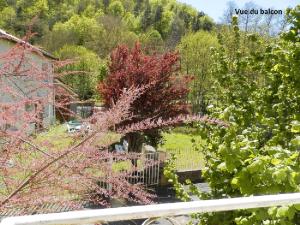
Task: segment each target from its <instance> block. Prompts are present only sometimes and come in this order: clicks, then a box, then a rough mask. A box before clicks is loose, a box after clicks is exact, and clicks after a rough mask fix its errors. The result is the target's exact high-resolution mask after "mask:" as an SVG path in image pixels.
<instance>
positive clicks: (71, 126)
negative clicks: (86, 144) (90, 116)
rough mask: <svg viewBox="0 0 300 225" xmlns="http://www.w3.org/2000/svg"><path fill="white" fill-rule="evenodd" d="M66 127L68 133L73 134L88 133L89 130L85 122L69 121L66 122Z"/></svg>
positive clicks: (89, 127) (88, 125)
mask: <svg viewBox="0 0 300 225" xmlns="http://www.w3.org/2000/svg"><path fill="white" fill-rule="evenodd" d="M66 125H67V129H68V133H75V132H80V131H87V132H88V131H90V130H91V126H90V124H88V123H86V122H80V121H77V120H71V121H69V122H67V123H66Z"/></svg>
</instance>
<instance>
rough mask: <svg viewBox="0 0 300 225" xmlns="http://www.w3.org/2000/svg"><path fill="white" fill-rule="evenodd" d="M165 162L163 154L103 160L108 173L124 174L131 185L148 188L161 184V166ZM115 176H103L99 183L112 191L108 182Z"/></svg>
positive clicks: (153, 153)
mask: <svg viewBox="0 0 300 225" xmlns="http://www.w3.org/2000/svg"><path fill="white" fill-rule="evenodd" d="M162 161H163V154H162V153H161V152H151V153H139V154H134V155H131V156H130V157H128V158H126V157H116V156H113V155H112V156H110V157H109V158H108V159H105V160H103V164H106V167H109V169H108V171H112V172H113V171H115V172H122V173H123V174H126V180H127V181H128V182H129V183H131V184H143V185H144V186H146V187H149V186H154V185H158V184H159V177H160V176H159V175H160V165H161V162H162ZM112 175H113V174H109V173H108V174H107V173H106V174H103V177H102V179H101V180H100V181H99V184H100V186H101V187H103V188H105V189H110V188H111V186H110V184H109V182H107V180H108V178H109V177H110V176H112Z"/></svg>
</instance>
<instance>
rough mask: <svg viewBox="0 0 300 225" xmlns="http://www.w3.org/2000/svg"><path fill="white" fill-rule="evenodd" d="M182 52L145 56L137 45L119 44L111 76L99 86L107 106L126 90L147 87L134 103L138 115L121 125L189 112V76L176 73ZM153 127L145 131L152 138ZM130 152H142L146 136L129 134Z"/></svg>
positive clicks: (111, 67) (112, 61) (115, 52)
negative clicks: (130, 47) (129, 46)
mask: <svg viewBox="0 0 300 225" xmlns="http://www.w3.org/2000/svg"><path fill="white" fill-rule="evenodd" d="M178 62H179V55H178V54H177V53H165V54H163V55H145V54H144V53H143V52H142V51H141V48H140V46H139V45H138V44H137V45H136V46H135V47H134V48H133V49H132V50H129V49H128V48H127V47H126V46H119V47H118V48H117V49H115V50H114V51H113V52H112V54H111V63H110V66H109V75H108V77H107V79H106V80H105V81H104V82H102V83H101V84H100V86H99V91H100V93H101V95H102V97H103V100H104V103H105V105H106V106H107V107H109V106H112V105H113V104H114V103H115V102H116V101H117V100H118V99H119V97H120V95H121V93H122V91H123V90H124V89H128V88H131V87H139V86H148V88H147V90H146V91H145V93H144V94H143V95H142V96H141V98H139V99H138V100H136V101H135V102H134V103H133V105H132V109H131V110H132V113H134V114H135V115H136V116H135V117H134V118H132V119H130V120H127V121H125V122H124V123H122V124H120V125H122V126H123V125H130V124H132V123H136V122H139V121H142V120H143V119H145V118H153V119H158V118H162V119H167V118H170V117H176V116H178V115H180V114H187V113H188V105H187V104H186V98H187V94H188V87H187V84H188V81H189V80H188V79H187V77H183V76H176V73H178V70H179V67H178V66H179V65H178ZM152 133H153V130H149V131H145V132H144V134H145V135H146V137H148V138H149V137H150V138H153V136H151V134H152ZM126 137H127V139H128V141H129V151H135V152H140V151H141V144H142V143H143V141H144V140H143V136H142V134H141V133H128V134H127V135H126Z"/></svg>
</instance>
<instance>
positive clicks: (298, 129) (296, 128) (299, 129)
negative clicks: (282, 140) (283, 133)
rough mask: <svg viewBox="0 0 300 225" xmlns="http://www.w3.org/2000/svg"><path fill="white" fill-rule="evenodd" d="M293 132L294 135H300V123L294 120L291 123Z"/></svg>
mask: <svg viewBox="0 0 300 225" xmlns="http://www.w3.org/2000/svg"><path fill="white" fill-rule="evenodd" d="M291 125H292V127H291V132H292V133H300V122H299V121H298V120H294V121H292V123H291Z"/></svg>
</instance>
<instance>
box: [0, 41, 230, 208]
mask: <svg viewBox="0 0 300 225" xmlns="http://www.w3.org/2000/svg"><path fill="white" fill-rule="evenodd" d="M32 55H39V57H44V56H43V55H42V54H41V53H40V52H39V51H37V49H35V48H33V47H32V46H31V45H28V44H26V42H20V43H19V44H17V45H16V46H14V47H12V48H10V49H9V50H8V51H7V52H5V53H1V54H0V64H1V67H0V92H1V96H3V95H5V96H6V98H0V100H1V101H0V141H1V144H0V145H1V146H0V151H1V162H0V163H1V164H0V212H1V211H2V210H5V209H7V208H10V207H14V208H18V207H21V208H22V209H24V210H23V211H21V212H22V213H26V209H29V208H30V207H31V208H32V207H39V206H41V205H43V204H44V203H49V202H50V203H57V204H68V206H69V208H72V209H78V208H80V207H83V205H82V202H83V201H84V202H92V203H94V204H102V205H103V204H104V205H105V204H108V203H107V201H106V199H107V198H108V197H110V198H123V199H127V200H130V201H135V202H138V203H146V204H147V203H151V202H152V198H153V195H152V194H150V193H148V192H147V191H146V190H145V189H144V188H143V187H142V186H141V185H140V184H132V183H129V182H128V179H126V178H128V177H130V176H132V174H133V171H134V170H136V169H137V168H135V167H133V168H132V169H131V170H126V171H113V170H112V167H111V166H108V165H107V163H105V162H107V159H108V158H109V157H112V156H113V157H114V159H117V160H120V161H121V160H130V159H132V158H133V157H136V154H134V153H131V154H117V153H112V152H109V151H108V150H107V149H108V146H109V145H110V144H111V141H110V139H107V134H108V132H109V131H114V132H115V133H118V134H120V136H122V135H125V134H128V133H135V132H141V131H144V130H150V129H154V128H158V127H164V126H169V125H172V124H177V123H179V122H184V121H186V122H190V121H194V120H197V121H202V122H205V123H212V124H219V125H221V126H222V125H224V124H223V123H222V122H220V121H218V120H213V119H210V118H208V117H197V116H185V115H184V114H182V115H179V113H186V110H187V108H186V105H185V104H184V102H183V101H181V98H179V97H181V96H182V98H183V97H184V96H185V95H186V93H187V90H186V89H179V88H177V86H176V85H172V86H171V85H170V83H171V81H172V82H175V80H176V79H175V78H173V77H172V79H171V76H169V74H171V71H173V70H174V69H173V66H174V63H175V62H176V61H177V60H178V55H176V54H175V55H173V54H166V55H164V56H161V57H160V58H159V60H158V59H155V58H153V57H146V56H143V55H141V53H140V50H139V49H138V48H136V49H135V50H134V51H133V52H131V53H130V54H129V53H128V50H127V49H126V48H119V49H118V50H117V51H115V52H114V53H113V54H112V56H113V61H112V65H111V73H115V74H116V75H117V74H119V76H116V78H115V79H116V80H118V79H120V80H123V81H124V83H125V84H126V85H124V86H121V84H122V82H119V83H118V82H113V80H111V81H108V82H107V83H106V84H105V85H103V88H105V89H104V90H106V91H107V93H108V91H109V90H110V89H109V85H113V86H112V87H113V88H115V89H113V88H112V89H111V90H114V91H113V93H115V97H114V98H113V101H111V102H109V99H108V95H107V96H106V97H105V101H106V103H107V104H108V103H109V104H108V106H109V107H108V109H107V111H105V112H95V113H94V114H93V115H92V116H91V117H90V118H88V119H86V120H85V121H84V122H88V123H90V124H91V131H90V132H79V133H77V134H75V135H74V134H73V135H68V134H67V133H66V132H65V133H63V134H61V135H59V134H56V136H55V137H54V138H52V139H43V138H39V135H37V136H38V137H36V135H33V133H32V132H31V129H32V128H33V127H36V125H37V124H42V123H43V121H42V120H43V117H41V113H43V111H44V110H45V106H48V105H53V104H54V105H55V107H56V108H63V107H65V106H64V105H63V104H64V103H59V102H55V101H54V99H53V89H54V87H53V82H50V81H49V76H48V75H49V73H50V72H52V67H49V68H48V70H47V69H45V68H41V66H40V65H39V64H37V63H35V61H34V60H32ZM128 57H129V58H128ZM159 61H160V64H159ZM132 62H135V63H132ZM145 62H147V63H145ZM64 64H65V63H64V62H56V63H55V65H56V67H61V66H63V65H64ZM159 65H161V66H159ZM139 68H140V73H137V72H135V71H139ZM50 70H51V71H50ZM127 71H132V72H131V73H130V77H129V78H130V79H129V78H128V79H127V78H124V76H123V74H128V72H127ZM145 73H146V74H147V76H145V75H144V74H145ZM164 74H167V75H165V76H164ZM55 76H59V74H55ZM135 76H136V77H135ZM150 77H151V79H150ZM110 79H112V78H110ZM131 80H136V81H135V82H133V81H132V82H131ZM162 80H164V81H166V82H162ZM138 81H139V82H138ZM149 81H151V82H149ZM20 83H22V85H20ZM175 83H176V82H175ZM178 85H179V83H178ZM125 87H126V88H127V89H126V90H125V89H124V88H125ZM165 89H166V91H165ZM41 91H42V92H43V94H41ZM159 92H161V93H162V94H163V93H164V95H161V96H160V94H159ZM59 94H60V93H56V95H59ZM172 95H176V96H179V97H178V100H177V101H175V99H174V98H173V97H172ZM152 97H153V98H154V99H156V101H157V103H156V105H155V107H154V108H153V105H154V103H153V102H154V100H152ZM151 102H152V103H151ZM141 103H143V104H141ZM174 103H176V104H174ZM138 105H140V106H141V107H140V108H138V107H137V106H138ZM147 111H151V112H152V113H147ZM154 115H155V116H154ZM128 121H130V122H128ZM104 140H105V141H104ZM57 141H61V144H60V145H59V146H57V145H55V143H56V142H57ZM149 164H151V162H149ZM145 166H147V163H145ZM104 174H109V176H103V175H104ZM100 180H102V181H103V182H105V183H107V184H109V185H110V188H109V189H106V188H103V187H102V186H101V185H99V181H100ZM38 212H40V211H38Z"/></svg>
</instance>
